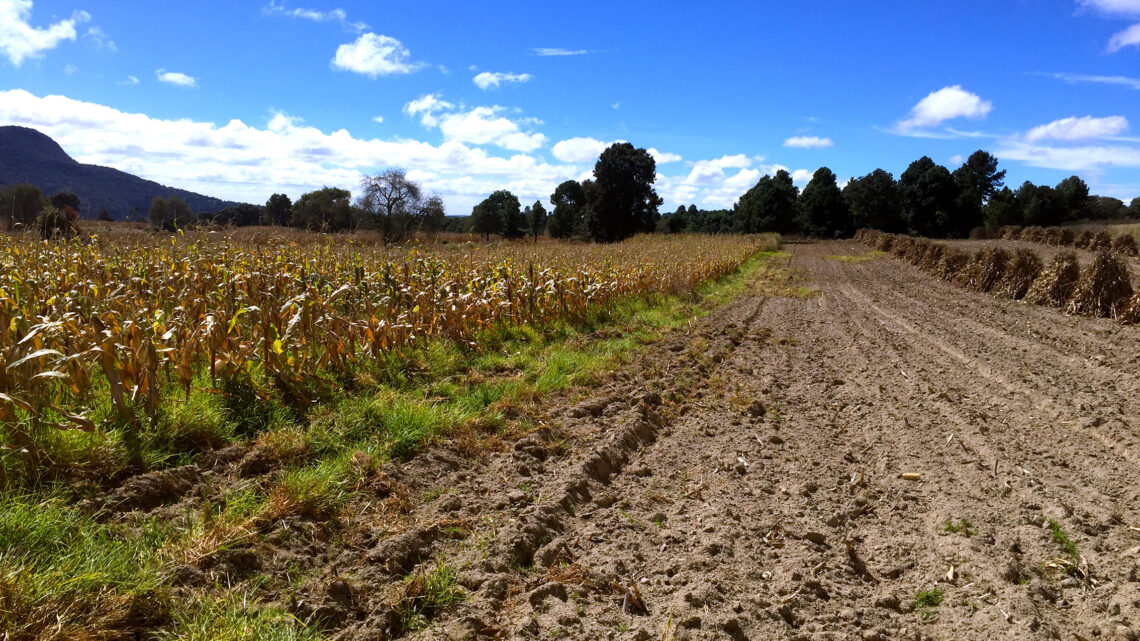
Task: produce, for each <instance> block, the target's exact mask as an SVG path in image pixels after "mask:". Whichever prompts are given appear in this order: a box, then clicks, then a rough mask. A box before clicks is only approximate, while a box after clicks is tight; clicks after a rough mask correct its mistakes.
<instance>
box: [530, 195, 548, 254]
mask: <svg viewBox="0 0 1140 641" xmlns="http://www.w3.org/2000/svg"><path fill="white" fill-rule="evenodd" d="M526 219H527V226H528V231H529V232H530V235H531V236H533V237H534V242H536V243H537V242H538V237H539V236H541V235H542V233H543V232H544V231H546V219H547V215H546V207H543V206H542V201H541V200H536V201H534V204H533V205H531V206H530V207H527V217H526Z"/></svg>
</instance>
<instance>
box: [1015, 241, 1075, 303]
mask: <svg viewBox="0 0 1140 641" xmlns="http://www.w3.org/2000/svg"><path fill="white" fill-rule="evenodd" d="M1080 276H1081V266H1080V264H1079V263H1078V262H1077V254H1076V252H1072V251H1063V252H1060V253H1058V254H1057V255H1056V256H1054V257H1053V261H1052V262H1050V263H1049V266H1048V267H1046V268H1045V270H1044V271H1042V272H1041V275H1040V276H1038V277H1037V280H1035V281H1033V284H1032V285H1030V287H1029V291H1028V292H1026V293H1025V300H1026V301H1027V302H1030V303H1033V304H1034V305H1046V306H1049V307H1060V306H1061V305H1064V304H1065V301H1067V300H1069V296H1070V295H1071V294H1072V293H1073V288H1074V287H1076V285H1077V279H1078V278H1080Z"/></svg>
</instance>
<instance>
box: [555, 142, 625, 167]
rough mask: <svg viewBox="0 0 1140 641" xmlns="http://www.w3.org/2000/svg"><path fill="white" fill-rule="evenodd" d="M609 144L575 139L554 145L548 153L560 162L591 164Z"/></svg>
mask: <svg viewBox="0 0 1140 641" xmlns="http://www.w3.org/2000/svg"><path fill="white" fill-rule="evenodd" d="M610 144H612V143H608V142H605V141H602V140H597V139H594V138H584V137H576V138H570V139H568V140H562V141H560V142H558V143H555V145H554V147H552V148H551V150H550V153H552V154H554V157H555V158H557V159H558V160H561V161H562V162H593V161H595V160H597V159H598V156H600V155H601V154H602V152H603V151H605V150H606V147H609V146H610Z"/></svg>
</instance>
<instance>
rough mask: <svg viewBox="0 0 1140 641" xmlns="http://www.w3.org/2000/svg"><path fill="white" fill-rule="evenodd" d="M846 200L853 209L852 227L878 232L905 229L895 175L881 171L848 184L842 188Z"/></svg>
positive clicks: (878, 170) (877, 170)
mask: <svg viewBox="0 0 1140 641" xmlns="http://www.w3.org/2000/svg"><path fill="white" fill-rule="evenodd" d="M843 199H844V200H845V201H847V207H848V208H849V209H850V210H851V225H852V227H854V228H855V229H878V230H881V231H886V232H891V233H898V232H900V231H903V230H904V229H905V226H904V225H903V222H902V205H901V203H900V201H899V186H898V183H896V182H895V178H894V176H892V175H890V174H889V173H887V172H886V171H883V170H882V169H876V170H875V171H872V172H871V173H869V174H867V175H866V176H863V177H861V178H856V179H854V180H852V181H851V182H849V183H847V186H846V187H844V188H843Z"/></svg>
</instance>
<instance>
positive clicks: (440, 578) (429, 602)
mask: <svg viewBox="0 0 1140 641" xmlns="http://www.w3.org/2000/svg"><path fill="white" fill-rule="evenodd" d="M458 575H459V573H458V571H457V570H456V569H455V568H454V567H452V566H450V565H447V564H446V563H444V562H443V561H442V560H440V561H437V562H436V564H435V567H433V568H432V569H431V570H430V571H428V572H426V573H421V574H413V575H411V576H409V577H407V578H406V579H405V580H404V598H403V600H402V601H401V603H400V607H401V612H400V628H401V629H402V630H404V631H411V630H417V629H420V628H421V627H423V619H424V617H426V616H429V615H431V614H432V613H433V612H436V611H437V610H439V609H441V608H445V607H447V606H449V605H452V604H454V603H459V602H460V601H463V600H464V599H466V598H467V593H466V592H465V591H464V590H463V588H462V587H460V586H459V583H458Z"/></svg>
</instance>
